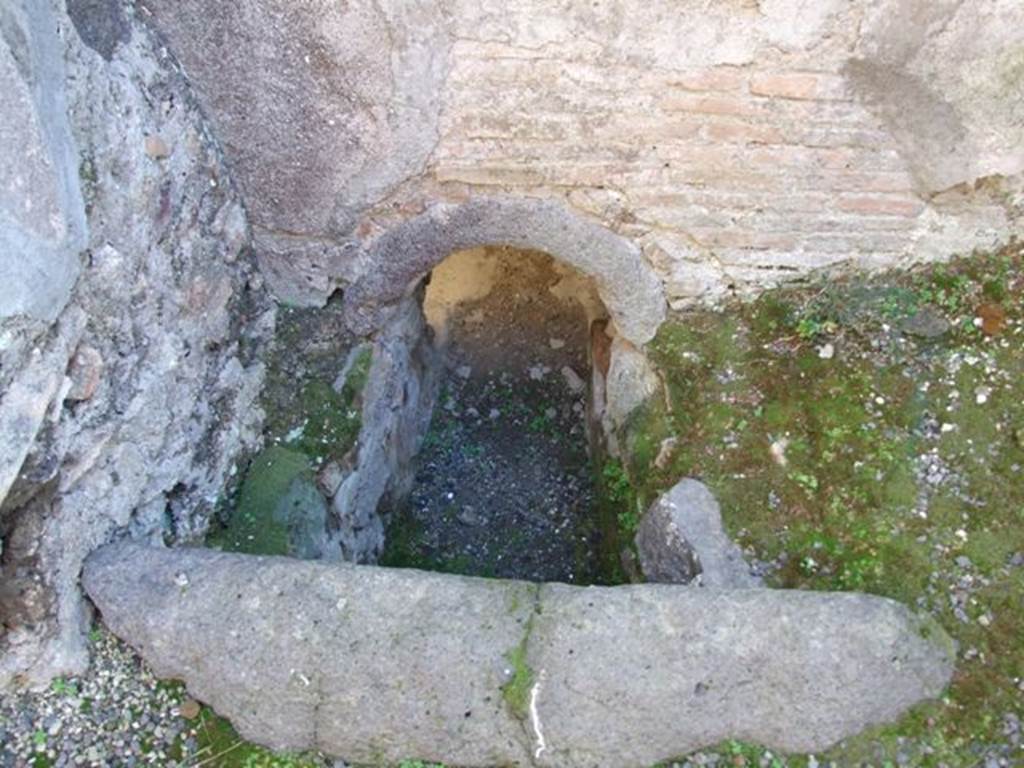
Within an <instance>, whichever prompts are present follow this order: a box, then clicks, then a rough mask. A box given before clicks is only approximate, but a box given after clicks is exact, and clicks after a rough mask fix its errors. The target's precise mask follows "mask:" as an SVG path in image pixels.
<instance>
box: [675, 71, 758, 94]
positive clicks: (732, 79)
mask: <svg viewBox="0 0 1024 768" xmlns="http://www.w3.org/2000/svg"><path fill="white" fill-rule="evenodd" d="M744 82H745V80H744V78H743V75H741V74H740V73H739V72H738V71H737V70H734V69H704V70H699V71H696V72H686V73H683V74H681V75H677V76H674V77H673V78H672V79H671V80H669V81H668V83H667V84H668V85H669V86H670V87H673V86H674V87H676V88H682V89H683V90H685V91H737V90H739V89H740V88H742V87H743V84H744Z"/></svg>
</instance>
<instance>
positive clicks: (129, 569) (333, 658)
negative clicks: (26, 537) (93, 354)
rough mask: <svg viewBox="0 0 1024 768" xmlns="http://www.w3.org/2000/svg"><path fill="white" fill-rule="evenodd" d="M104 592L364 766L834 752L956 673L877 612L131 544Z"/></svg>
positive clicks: (188, 668) (847, 601)
mask: <svg viewBox="0 0 1024 768" xmlns="http://www.w3.org/2000/svg"><path fill="white" fill-rule="evenodd" d="M83 584H84V586H85V589H86V590H87V592H88V593H89V595H90V597H91V598H92V599H93V601H94V602H95V603H96V605H97V607H98V608H99V610H100V612H101V614H102V616H103V620H104V622H105V623H106V624H107V625H108V626H109V627H110V628H111V629H112V630H113V631H114V632H115V634H117V635H119V636H120V637H122V638H124V639H125V640H127V641H128V642H129V643H130V644H131V645H133V646H134V647H135V648H136V649H137V650H138V651H139V653H140V654H141V655H142V657H143V658H144V659H146V660H147V661H148V662H149V663H150V664H151V665H152V667H153V668H154V670H155V671H156V672H157V673H158V674H160V675H163V676H169V677H175V678H180V679H183V680H184V681H185V682H186V684H187V685H188V687H189V691H190V692H191V693H192V694H193V695H194V696H196V697H198V698H200V699H202V700H204V701H207V702H209V703H210V704H211V705H212V706H213V707H214V708H215V709H216V710H217V711H218V712H220V713H221V714H223V715H226V716H228V717H230V718H231V720H232V722H233V723H234V724H235V726H236V727H237V728H238V730H239V732H240V733H241V734H242V735H243V736H245V737H246V738H249V739H251V740H254V741H257V742H259V743H263V744H266V745H269V746H272V747H276V748H287V749H305V748H311V747H317V748H320V749H322V750H323V751H325V752H327V753H329V754H334V755H337V756H339V757H344V758H346V759H350V760H356V761H359V762H376V763H387V762H390V763H395V762H398V761H400V760H401V759H403V758H404V757H405V756H407V755H410V754H415V755H418V756H420V757H421V758H423V759H427V760H433V761H444V762H446V763H449V764H456V765H467V766H490V765H531V764H533V765H552V766H554V765H558V766H581V767H582V766H593V765H616V766H622V768H633V767H636V768H640V767H641V766H649V765H651V764H653V763H655V762H658V761H660V760H664V759H667V758H670V757H672V756H674V755H679V754H683V753H685V752H687V751H690V750H694V749H697V748H700V747H702V746H708V745H711V744H715V743H718V742H720V741H722V740H724V739H726V738H730V737H737V738H744V739H749V740H753V741H757V742H760V743H763V744H765V745H767V746H770V747H773V748H777V749H783V750H794V751H811V750H818V749H822V748H824V747H827V746H829V745H831V744H833V743H835V742H836V741H838V740H839V739H841V738H843V737H844V736H848V735H852V734H854V733H856V732H858V731H859V730H861V729H862V728H864V727H866V726H868V725H871V724H875V723H882V722H886V721H889V720H891V719H893V718H895V717H896V716H898V715H899V714H900V713H902V712H903V711H904V710H905V709H906V708H908V707H910V706H911V705H913V704H915V703H917V702H919V701H921V700H923V699H926V698H930V697H934V696H937V695H938V694H939V693H940V692H941V691H942V689H943V688H944V686H945V685H946V684H947V683H948V681H949V679H950V676H951V674H952V665H953V662H952V654H953V648H952V643H951V642H950V641H949V639H948V638H947V637H946V636H945V634H944V633H943V632H942V630H941V629H940V628H938V627H937V626H936V625H934V624H931V623H927V624H922V623H921V620H920V619H918V618H916V617H915V616H914V615H913V614H912V613H911V612H910V611H909V610H907V609H906V608H904V607H903V606H901V605H899V604H898V603H895V602H893V601H891V600H885V599H882V598H876V597H871V596H868V595H858V594H838V593H821V592H790V591H781V590H762V589H756V590H713V589H705V590H692V589H689V588H686V587H678V586H671V585H642V586H630V587H618V588H602V587H588V588H579V587H570V586H564V585H552V584H547V585H542V586H540V587H539V588H538V587H537V586H535V585H530V584H526V583H523V582H514V581H501V580H486V579H476V578H470V577H461V576H445V575H440V574H433V573H424V572H416V571H408V570H391V569H385V568H374V567H367V566H350V565H326V564H319V563H314V562H309V561H296V560H288V559H285V558H272V557H255V556H245V555H234V554H226V553H218V552H213V551H210V550H202V549H179V550H176V551H175V550H168V549H159V548H153V547H147V546H144V545H139V544H133V543H127V542H126V543H122V544H115V545H110V546H108V547H105V548H103V549H100V550H98V551H97V552H96V553H94V554H93V555H92V556H91V558H90V559H89V561H88V562H87V563H86V567H85V571H84V575H83ZM181 627H188V628H189V629H188V632H187V633H182V632H180V631H178V630H180V628H181ZM225 627H228V629H227V630H226V631H225ZM516 648H524V649H525V657H524V658H522V659H521V660H520V663H519V664H516V663H515V661H514V658H515V657H514V654H513V651H514V650H515V649H516ZM512 667H517V668H518V671H519V675H518V679H519V687H520V693H523V692H524V691H523V690H522V689H523V687H524V686H527V687H528V695H526V697H525V710H523V709H520V708H519V707H518V706H511V705H510V703H509V702H510V701H512V699H513V697H512V696H511V694H509V693H508V691H507V686H508V684H509V683H510V682H512V681H513V680H514V679H515V678H516V677H517V675H516V671H517V670H516V669H513V668H512ZM881 680H884V681H886V684H885V685H879V681H881ZM503 688H506V690H505V691H503ZM520 703H524V702H520Z"/></svg>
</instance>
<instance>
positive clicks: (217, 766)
mask: <svg viewBox="0 0 1024 768" xmlns="http://www.w3.org/2000/svg"><path fill="white" fill-rule="evenodd" d="M196 741H197V743H198V750H197V754H202V755H203V757H202V765H204V766H209V768H317V766H319V765H321V764H322V763H321V762H319V761H317V760H315V759H313V758H312V757H307V756H304V755H301V754H299V755H292V754H283V753H275V752H272V751H270V750H268V749H264V748H263V747H260V746H257V745H255V744H251V743H249V742H247V741H245V740H244V739H242V737H240V736H239V735H238V733H237V732H236V731H235V729H234V728H233V727H232V725H231V723H230V722H229V721H227V720H226V719H224V718H223V717H219V716H218V715H217V714H216V713H215V712H214V711H213V710H212V709H210V708H209V707H203V708H202V710H201V711H200V714H199V723H198V726H197V727H196Z"/></svg>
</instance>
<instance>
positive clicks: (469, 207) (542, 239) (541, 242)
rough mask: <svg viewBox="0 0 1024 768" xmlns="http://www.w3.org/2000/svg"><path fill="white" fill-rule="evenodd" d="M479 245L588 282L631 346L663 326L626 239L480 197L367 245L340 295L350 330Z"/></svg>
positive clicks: (660, 301) (363, 327) (539, 207)
mask: <svg viewBox="0 0 1024 768" xmlns="http://www.w3.org/2000/svg"><path fill="white" fill-rule="evenodd" d="M482 245H509V246H514V247H516V248H523V249H529V250H536V251H544V252H545V253H547V254H549V255H551V256H553V257H554V258H556V259H558V260H559V261H562V262H563V263H565V264H568V265H569V266H572V267H575V268H576V269H578V270H579V271H580V272H582V273H583V274H584V275H586V276H588V277H591V278H593V280H594V281H595V283H596V284H597V289H598V293H599V294H600V296H601V299H602V301H604V304H605V306H606V307H607V309H608V311H609V313H610V314H611V317H612V319H613V320H614V322H615V326H616V329H617V330H618V332H619V333H620V334H621V335H622V336H623V337H625V338H626V339H627V340H628V341H630V342H632V343H633V344H636V345H637V346H642V345H643V344H646V343H647V342H648V341H650V340H651V339H652V338H654V334H655V333H657V330H658V327H659V326H660V325H661V323H662V321H663V320H664V319H665V315H666V311H667V304H666V301H665V295H664V292H663V289H662V285H661V281H660V280H659V279H658V277H657V275H655V274H654V271H653V270H652V269H651V267H650V266H649V265H648V264H647V263H646V262H645V261H644V259H643V256H642V255H641V253H640V249H639V248H638V247H637V246H636V245H634V244H633V243H631V242H630V241H629V240H627V239H625V238H623V237H620V236H619V235H617V234H615V233H614V232H612V231H611V230H609V229H606V228H605V227H602V226H600V225H598V224H595V223H593V222H591V221H589V220H587V219H585V218H583V217H581V216H579V215H578V214H576V213H574V212H572V211H571V210H570V209H569V208H567V207H566V206H565V205H564V204H563V203H561V202H558V201H556V200H541V199H533V198H509V197H485V198H477V199H474V200H470V201H468V202H465V203H459V204H452V203H441V204H438V205H434V206H432V207H430V208H429V209H428V210H427V211H426V212H424V213H422V214H420V215H418V216H416V217H414V218H412V219H409V220H407V221H405V222H403V223H401V224H399V225H397V226H396V227H394V228H392V229H390V230H388V231H387V232H386V233H384V234H383V235H381V236H380V237H379V238H377V239H375V240H373V241H371V242H370V243H368V244H367V245H366V247H365V257H364V263H365V264H366V265H367V267H366V269H365V271H364V274H363V275H362V277H361V278H359V279H357V280H356V282H355V284H354V285H353V286H352V288H351V289H350V290H349V291H348V292H347V293H346V296H345V300H346V314H347V319H348V322H349V325H350V326H351V327H352V329H353V330H354V331H355V332H356V333H361V334H366V333H369V332H371V331H372V330H374V329H376V328H378V327H379V326H380V324H381V321H382V318H383V316H384V314H385V313H386V308H387V307H389V306H390V305H393V304H394V303H395V302H397V301H398V300H399V299H401V298H402V297H403V296H406V295H408V294H409V293H410V292H411V291H412V290H413V289H414V288H415V286H416V285H417V284H418V283H419V281H420V280H422V279H423V278H424V277H425V276H426V275H427V274H428V273H429V272H430V270H431V269H433V268H434V267H435V266H436V265H437V264H439V263H441V261H443V260H444V258H445V257H447V256H448V255H449V254H451V253H453V252H455V251H461V250H465V249H467V248H474V247H477V246H482Z"/></svg>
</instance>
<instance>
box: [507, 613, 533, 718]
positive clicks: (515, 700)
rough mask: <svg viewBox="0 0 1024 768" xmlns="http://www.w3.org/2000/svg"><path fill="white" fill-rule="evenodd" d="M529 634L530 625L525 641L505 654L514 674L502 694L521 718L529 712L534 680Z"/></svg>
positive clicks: (513, 711) (514, 712) (510, 707)
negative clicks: (528, 646)
mask: <svg viewBox="0 0 1024 768" xmlns="http://www.w3.org/2000/svg"><path fill="white" fill-rule="evenodd" d="M531 620H532V618H531ZM529 634H530V627H529V626H528V627H527V632H526V636H525V637H524V638H523V641H522V642H521V643H520V644H519V645H517V646H516V647H515V648H512V649H511V650H509V651H508V652H507V653H506V654H505V659H506V660H507V661H508V663H509V665H510V667H511V670H512V676H511V677H510V679H509V681H508V682H507V683H505V685H503V686H502V687H501V695H502V697H504V699H505V704H506V705H508V708H509V711H510V712H511V713H512V714H513V715H515V716H516V717H518V718H519V719H520V720H525V719H526V717H527V715H528V714H529V707H530V689H531V688H532V687H533V681H534V674H533V670H532V669H531V668H530V665H529V664H528V663H527V659H526V643H527V640H528V638H529Z"/></svg>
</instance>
